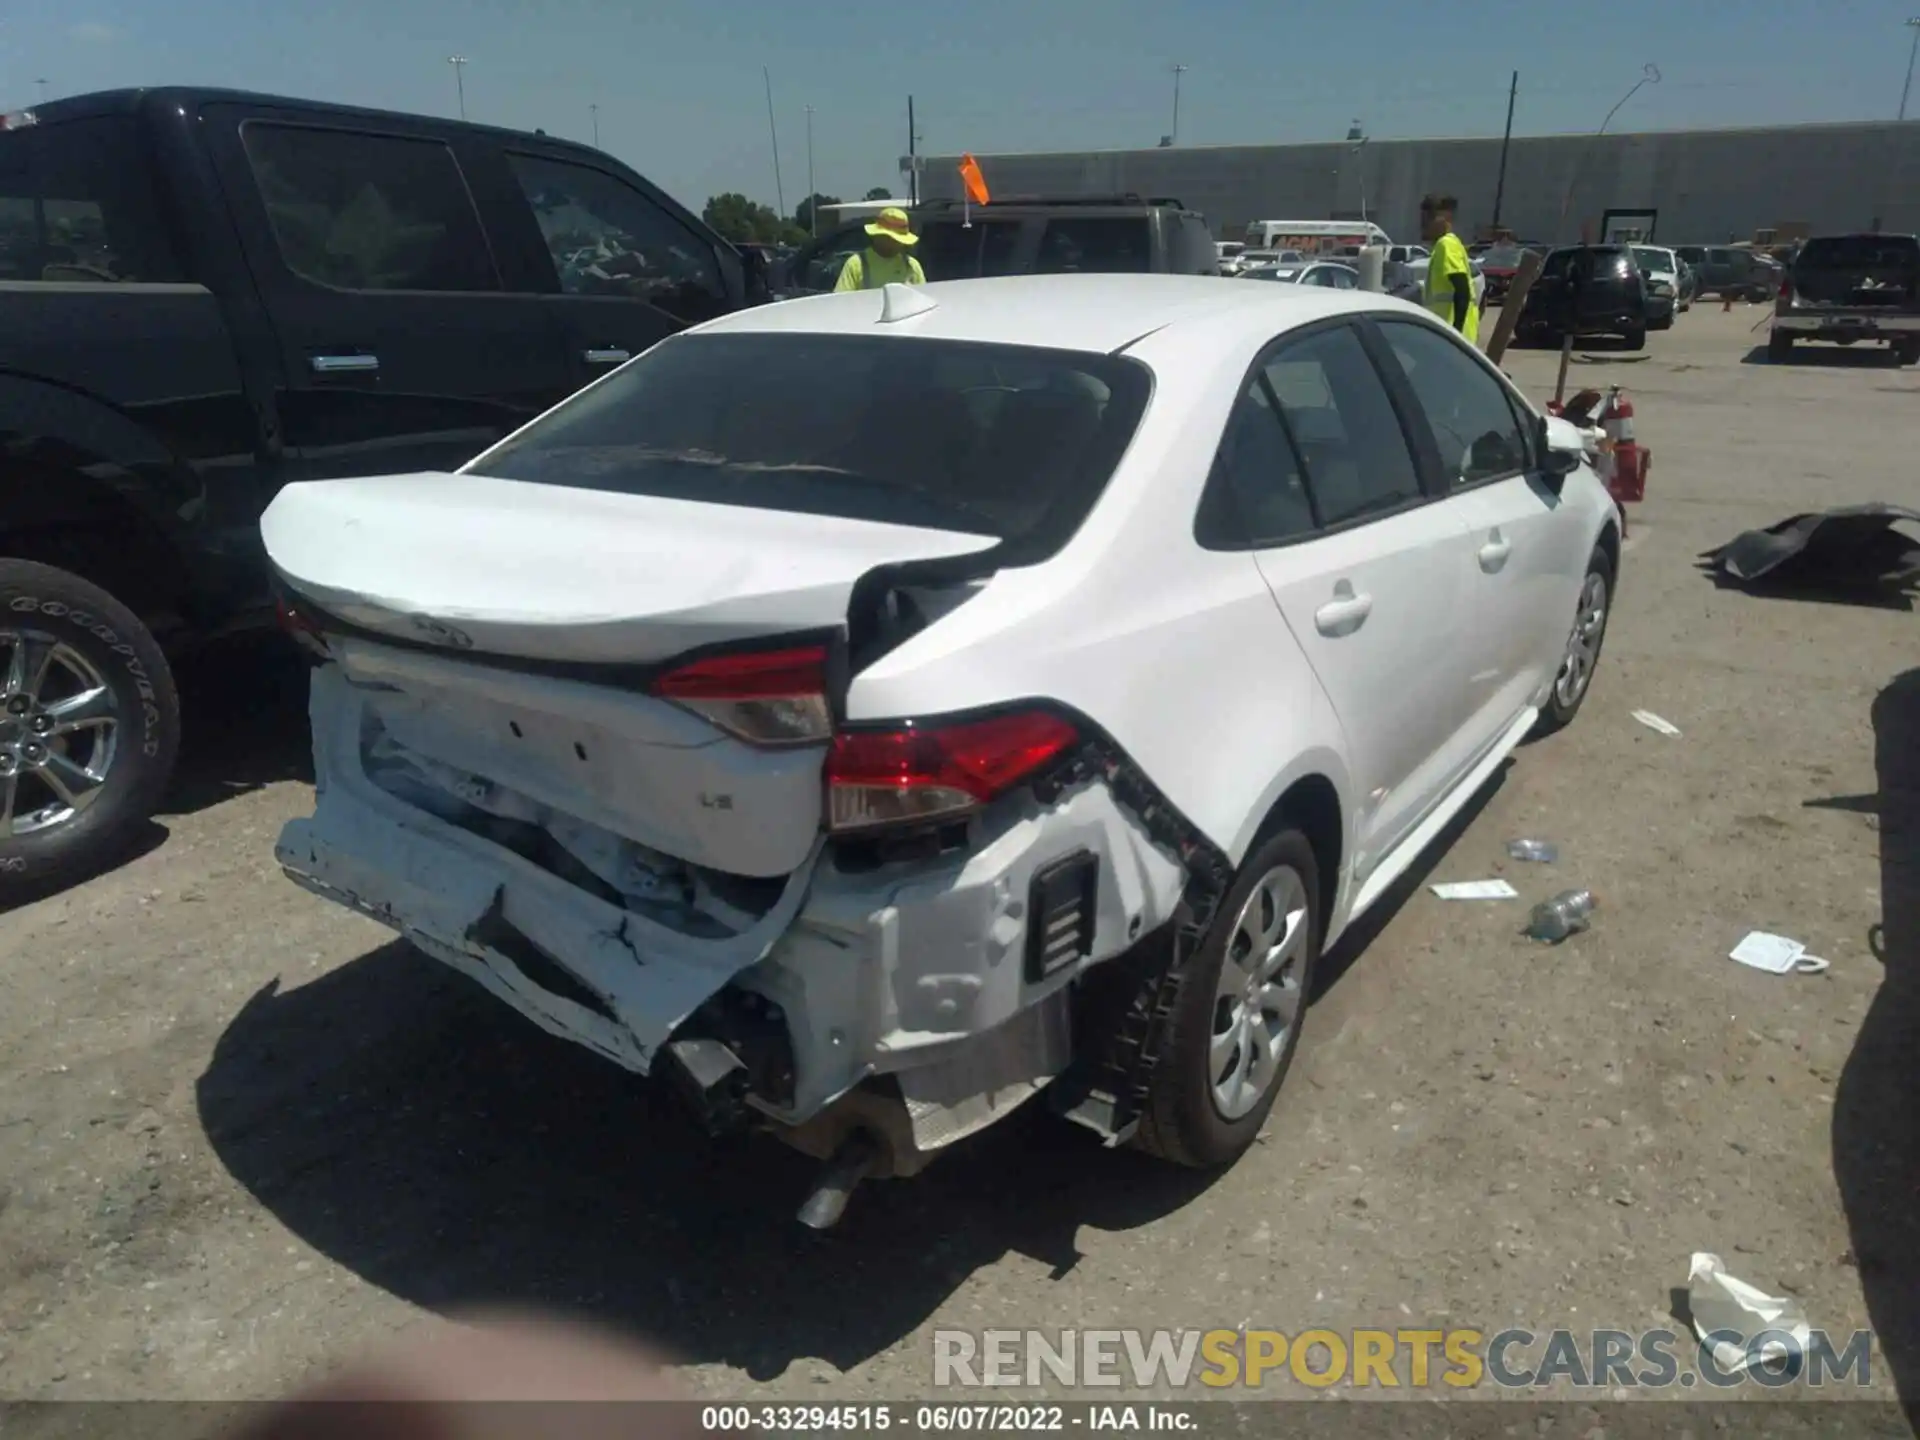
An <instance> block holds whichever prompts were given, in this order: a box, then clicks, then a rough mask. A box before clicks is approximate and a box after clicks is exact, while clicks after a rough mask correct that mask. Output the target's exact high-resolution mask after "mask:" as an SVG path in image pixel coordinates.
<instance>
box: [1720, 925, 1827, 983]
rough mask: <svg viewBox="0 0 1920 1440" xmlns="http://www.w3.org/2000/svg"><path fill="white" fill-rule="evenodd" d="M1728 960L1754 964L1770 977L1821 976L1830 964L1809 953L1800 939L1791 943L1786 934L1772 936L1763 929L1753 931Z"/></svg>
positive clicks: (1735, 947)
mask: <svg viewBox="0 0 1920 1440" xmlns="http://www.w3.org/2000/svg"><path fill="white" fill-rule="evenodd" d="M1727 958H1728V959H1729V960H1738V961H1739V962H1740V963H1741V964H1742V965H1751V966H1752V967H1753V968H1754V969H1756V970H1765V971H1766V972H1767V973H1768V974H1770V975H1785V974H1786V973H1787V972H1789V971H1797V972H1799V973H1800V974H1802V975H1818V974H1819V973H1820V972H1821V971H1823V970H1825V969H1827V968H1828V962H1827V961H1825V960H1822V959H1821V958H1820V957H1819V956H1818V955H1809V954H1807V947H1806V946H1805V945H1803V944H1801V943H1800V942H1799V941H1798V940H1789V939H1788V938H1787V937H1786V936H1785V935H1769V934H1767V932H1766V931H1764V930H1751V931H1749V932H1748V933H1747V936H1746V938H1745V939H1743V940H1742V941H1741V942H1740V943H1739V944H1738V945H1736V946H1734V947H1733V949H1731V950H1729V951H1728V952H1727Z"/></svg>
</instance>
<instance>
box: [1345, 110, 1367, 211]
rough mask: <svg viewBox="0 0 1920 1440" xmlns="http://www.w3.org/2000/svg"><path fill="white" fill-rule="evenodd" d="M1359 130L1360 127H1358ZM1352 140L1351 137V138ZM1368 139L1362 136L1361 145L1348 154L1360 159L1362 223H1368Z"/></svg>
mask: <svg viewBox="0 0 1920 1440" xmlns="http://www.w3.org/2000/svg"><path fill="white" fill-rule="evenodd" d="M1356 128H1358V127H1356ZM1349 138H1351V137H1349ZM1366 151H1367V137H1366V136H1365V135H1362V136H1361V137H1360V143H1359V144H1358V145H1356V146H1354V147H1353V149H1352V150H1350V151H1349V152H1348V153H1349V154H1351V155H1356V156H1358V157H1359V162H1360V223H1361V224H1362V225H1364V224H1366V223H1367V154H1366Z"/></svg>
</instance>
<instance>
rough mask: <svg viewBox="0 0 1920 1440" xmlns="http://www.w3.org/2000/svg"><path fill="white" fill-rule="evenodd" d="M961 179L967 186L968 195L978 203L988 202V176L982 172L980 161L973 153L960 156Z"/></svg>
mask: <svg viewBox="0 0 1920 1440" xmlns="http://www.w3.org/2000/svg"><path fill="white" fill-rule="evenodd" d="M960 179H961V182H962V183H963V184H965V185H966V187H967V197H968V198H969V199H971V200H972V201H973V203H974V204H976V205H984V204H986V203H987V177H986V176H984V175H982V174H981V173H980V162H979V161H978V160H976V159H974V158H973V156H971V155H962V156H961V157H960Z"/></svg>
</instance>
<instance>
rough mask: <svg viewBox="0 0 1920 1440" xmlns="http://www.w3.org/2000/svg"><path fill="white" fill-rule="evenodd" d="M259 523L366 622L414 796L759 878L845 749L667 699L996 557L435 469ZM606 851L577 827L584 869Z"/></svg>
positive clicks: (939, 534)
mask: <svg viewBox="0 0 1920 1440" xmlns="http://www.w3.org/2000/svg"><path fill="white" fill-rule="evenodd" d="M261 529H262V533H263V535H264V538H265V540H266V545H267V551H268V554H269V556H270V557H271V558H272V560H273V563H274V566H275V568H276V570H277V571H278V572H279V574H280V575H281V576H282V577H283V579H284V581H285V583H286V584H287V586H288V587H289V588H290V589H291V590H292V591H293V592H294V593H295V595H296V597H300V598H303V599H305V600H309V601H311V602H312V603H313V604H314V605H315V606H317V607H318V608H319V609H320V610H321V611H323V612H324V615H323V616H322V617H321V619H320V621H319V623H320V625H321V626H322V628H326V626H327V625H328V624H329V621H328V619H327V618H326V617H336V618H337V619H338V620H339V621H342V622H345V624H344V626H343V627H341V628H342V630H343V632H344V634H343V635H342V637H341V638H337V639H335V640H334V641H333V650H334V654H335V657H336V659H338V660H339V661H340V663H341V664H342V666H343V668H344V670H345V672H346V674H347V677H348V678H349V679H350V680H351V681H352V682H353V683H354V684H355V686H356V687H358V688H359V690H360V691H361V692H362V693H363V694H364V695H365V696H366V697H368V700H369V704H370V707H371V709H372V711H373V713H374V714H375V716H376V717H377V731H378V733H377V734H376V735H373V736H372V737H370V739H369V741H368V744H369V746H378V747H382V748H381V750H380V754H379V756H378V759H379V763H380V764H381V765H383V766H386V767H387V769H388V770H389V771H391V772H392V773H395V774H400V773H402V772H404V774H405V776H406V777H407V778H406V784H407V785H408V786H412V787H414V790H413V791H411V792H410V793H419V790H418V787H420V786H423V785H424V786H427V787H437V788H438V789H439V790H443V791H445V792H446V793H448V794H450V795H452V796H453V797H454V798H455V799H456V800H458V801H459V802H461V803H462V804H466V805H477V806H478V807H479V808H481V809H483V810H486V811H488V812H489V813H492V814H494V816H495V818H496V819H497V818H501V817H503V816H504V817H505V818H507V819H509V820H512V821H514V822H516V823H518V822H525V823H527V824H532V825H534V826H536V827H538V828H542V829H544V830H546V831H548V832H552V833H561V832H564V833H565V834H567V835H569V836H574V834H575V831H576V829H577V828H578V827H579V826H581V825H584V826H586V827H589V828H590V829H592V830H594V831H600V832H605V834H606V836H607V837H608V838H609V839H611V840H621V841H626V842H632V843H634V844H637V845H639V846H642V847H645V848H646V849H647V850H649V851H657V852H661V853H663V854H665V855H667V856H670V857H673V858H674V859H676V860H679V861H684V862H687V863H689V864H693V865H697V866H703V867H707V868H709V869H711V870H714V871H718V872H722V873H723V874H726V875H734V876H748V877H759V878H766V877H773V876H778V875H783V874H786V873H788V872H790V871H792V870H794V869H795V868H796V867H797V866H799V865H800V864H801V863H803V861H804V860H805V858H806V856H807V855H808V854H809V853H810V850H811V848H812V846H813V844H814V841H815V838H816V836H817V834H818V832H819V829H820V820H821V793H820V765H821V759H822V757H823V755H824V751H825V736H824V735H822V736H818V737H814V738H812V739H808V740H805V741H802V742H800V743H790V744H774V745H768V744H754V743H748V741H746V740H744V739H741V738H737V737H736V736H735V735H734V734H732V733H729V732H728V731H726V730H723V729H722V728H720V727H719V725H717V724H716V723H714V722H713V721H712V720H710V719H709V718H707V717H706V714H705V713H704V712H702V710H701V709H700V707H699V706H698V705H693V704H684V703H676V702H675V701H674V700H672V699H668V698H665V697H664V696H663V695H660V694H655V693H652V692H653V690H654V689H655V688H656V686H658V685H659V683H660V682H659V680H658V678H657V677H658V676H659V674H660V673H661V672H662V671H669V672H670V671H671V670H672V669H673V668H674V667H673V666H672V665H671V664H669V663H668V662H671V661H674V660H675V659H676V657H682V656H685V655H686V654H687V652H689V651H696V650H697V651H702V652H704V653H707V654H711V653H712V649H713V647H722V648H727V647H739V646H749V647H753V648H765V647H767V646H770V645H789V644H792V643H794V637H796V636H802V637H812V638H813V640H814V641H815V642H816V643H817V642H818V640H819V637H820V636H821V635H822V633H823V632H837V631H839V630H840V628H841V627H843V626H844V624H845V622H846V618H847V607H848V602H849V599H850V597H851V595H852V592H853V589H854V587H855V585H856V584H857V583H858V582H859V581H860V580H861V578H862V577H863V576H864V575H866V574H867V573H868V572H869V571H871V570H873V569H875V568H877V567H879V566H883V565H892V564H897V563H902V562H908V561H914V560H929V559H937V558H943V557H949V556H959V555H966V554H969V553H972V552H978V551H985V550H987V549H990V548H992V546H993V545H994V544H995V543H996V542H995V541H994V539H993V538H992V537H989V536H984V535H971V534H963V533H960V532H955V531H938V530H923V529H917V528H914V527H907V526H898V525H887V524H877V523H873V522H869V521H861V520H851V519H845V518H839V517H831V516H821V515H811V514H792V513H785V512H774V511H766V510H756V509H749V508H746V507H741V506H729V505H713V504H705V503H697V502H690V501H684V500H675V499H663V498H659V497H654V496H640V495H624V494H618V493H613V492H607V491H595V490H576V489H567V488H562V487H555V486H548V485H532V484H525V483H523V482H519V481H513V480H504V479H494V478H489V477H482V476H468V475H436V474H426V475H410V476H388V477H380V478H374V479H364V480H362V479H356V480H342V481H331V482H325V483H317V484H304V485H293V486H289V487H288V488H287V489H285V490H283V491H282V492H281V493H280V495H279V497H278V498H276V500H275V501H274V503H273V505H272V506H271V507H269V509H268V511H267V514H266V516H265V518H264V520H263V522H262V526H261ZM317 724H318V716H316V725H317ZM396 783H398V782H396ZM475 797H482V798H480V799H476V798H475ZM463 813H464V812H463ZM476 823H477V822H476ZM488 823H489V824H491V822H488ZM603 843H604V842H603V841H601V840H587V841H579V840H578V838H577V836H576V837H575V841H574V842H573V849H574V850H575V852H576V856H575V858H582V857H581V856H580V855H579V854H578V853H577V852H578V851H579V849H580V846H581V845H582V844H585V845H587V846H589V847H592V846H600V845H602V844H603ZM589 868H594V867H593V866H592V865H589ZM601 878H602V879H603V880H604V879H606V878H607V877H606V876H605V875H604V874H603V875H602V877H601ZM616 888H618V887H617V886H616Z"/></svg>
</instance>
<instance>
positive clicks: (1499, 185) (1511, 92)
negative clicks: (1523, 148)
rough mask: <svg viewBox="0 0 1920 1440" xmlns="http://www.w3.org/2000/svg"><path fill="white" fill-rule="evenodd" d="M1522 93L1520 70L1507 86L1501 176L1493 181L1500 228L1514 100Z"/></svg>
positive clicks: (1495, 221)
mask: <svg viewBox="0 0 1920 1440" xmlns="http://www.w3.org/2000/svg"><path fill="white" fill-rule="evenodd" d="M1519 94H1520V72H1519V71H1518V70H1516V71H1514V72H1513V83H1512V84H1511V85H1509V86H1508V87H1507V129H1506V133H1505V134H1504V135H1502V136H1501V137H1500V178H1499V179H1498V180H1496V181H1494V182H1493V228H1494V229H1495V230H1498V229H1499V228H1500V202H1501V201H1502V200H1504V199H1505V198H1506V195H1507V147H1508V146H1509V145H1511V144H1512V143H1513V102H1514V100H1515V99H1516V98H1517V97H1518V96H1519Z"/></svg>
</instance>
